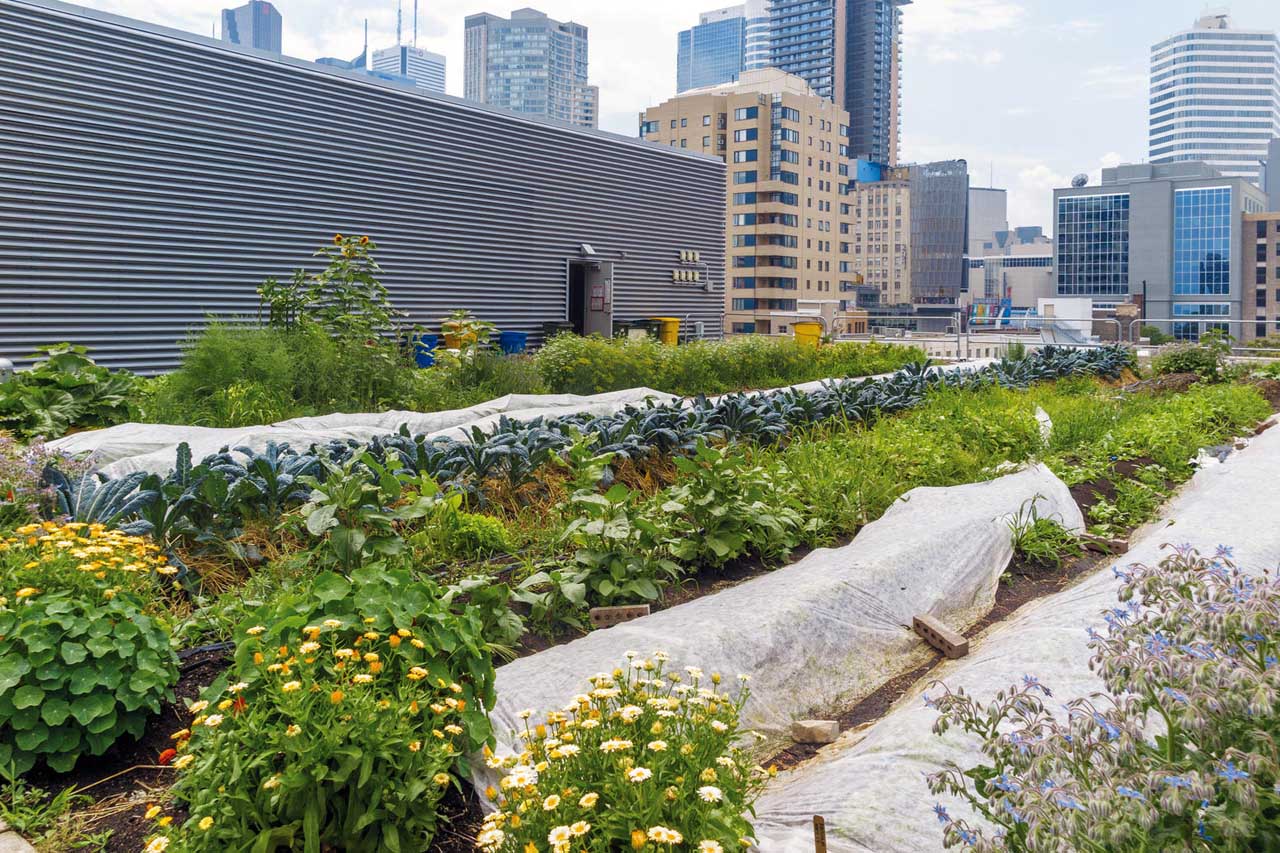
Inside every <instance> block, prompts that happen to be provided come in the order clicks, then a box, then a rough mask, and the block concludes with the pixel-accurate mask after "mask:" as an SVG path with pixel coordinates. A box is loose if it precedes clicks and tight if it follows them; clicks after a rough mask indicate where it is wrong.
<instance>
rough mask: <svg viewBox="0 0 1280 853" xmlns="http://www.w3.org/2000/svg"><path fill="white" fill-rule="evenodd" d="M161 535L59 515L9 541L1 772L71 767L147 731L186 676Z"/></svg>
mask: <svg viewBox="0 0 1280 853" xmlns="http://www.w3.org/2000/svg"><path fill="white" fill-rule="evenodd" d="M157 551H158V549H157V548H156V546H155V545H153V544H151V543H150V542H149V541H147V540H144V539H139V538H136V537H131V536H125V535H124V534H122V533H120V532H119V531H114V530H105V529H103V528H101V527H100V526H96V525H95V526H89V525H84V524H68V525H65V526H59V525H56V524H53V523H50V522H46V523H44V524H41V525H34V524H33V525H28V526H26V527H21V528H18V530H17V531H16V535H15V536H13V537H11V538H9V539H6V540H4V542H3V543H2V544H0V638H2V639H3V642H2V643H0V772H3V773H6V774H7V773H10V772H17V773H25V772H26V771H28V770H30V769H31V768H32V767H33V766H34V765H35V764H36V763H37V762H39V761H43V762H44V763H46V764H47V765H48V766H49V767H50V768H51V769H52V770H55V771H58V772H65V771H68V770H70V769H71V768H72V767H73V766H74V765H75V763H76V760H77V759H78V758H79V757H80V756H81V755H101V754H102V753H104V752H106V750H107V749H108V748H109V747H110V746H111V745H112V744H113V743H115V742H116V740H117V739H119V738H120V737H121V736H122V735H125V734H129V735H132V736H134V737H137V736H140V735H141V734H142V730H143V727H144V726H145V724H146V720H147V717H148V715H149V714H154V713H157V712H158V711H159V710H160V705H161V701H162V700H164V699H172V698H173V696H172V687H173V685H174V684H175V683H176V682H177V680H178V667H177V659H176V658H175V656H174V654H173V650H172V649H171V648H170V640H169V628H168V626H167V625H166V624H165V623H164V622H163V621H161V620H159V619H157V618H156V617H154V616H152V615H151V613H150V612H149V611H151V610H152V607H151V604H152V599H153V597H154V596H155V595H156V594H157V592H158V591H159V588H158V585H157V583H156V582H155V580H153V575H161V576H164V575H172V574H175V573H176V572H177V570H176V569H174V568H173V567H171V566H168V565H166V564H165V561H164V559H163V558H161V557H159V556H158V555H157Z"/></svg>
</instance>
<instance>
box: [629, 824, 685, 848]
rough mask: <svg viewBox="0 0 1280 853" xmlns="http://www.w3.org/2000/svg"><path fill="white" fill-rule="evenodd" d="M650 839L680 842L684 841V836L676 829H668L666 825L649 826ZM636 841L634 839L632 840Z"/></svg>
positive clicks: (658, 841)
mask: <svg viewBox="0 0 1280 853" xmlns="http://www.w3.org/2000/svg"><path fill="white" fill-rule="evenodd" d="M649 840H650V841H653V842H655V843H657V844H679V843H681V842H682V841H684V836H683V835H681V834H680V833H679V832H677V831H676V830H674V829H668V828H667V827H665V826H651V827H649ZM632 843H633V844H634V843H635V842H634V841H633V842H632Z"/></svg>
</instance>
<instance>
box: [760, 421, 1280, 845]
mask: <svg viewBox="0 0 1280 853" xmlns="http://www.w3.org/2000/svg"><path fill="white" fill-rule="evenodd" d="M1278 507H1280V429H1278V430H1271V431H1268V432H1265V433H1263V434H1262V435H1261V436H1260V437H1259V438H1257V439H1256V440H1254V441H1253V442H1252V443H1251V444H1250V446H1249V447H1248V448H1247V449H1245V450H1244V451H1242V452H1240V453H1238V454H1235V455H1233V456H1230V457H1228V458H1227V460H1226V461H1225V462H1224V463H1218V462H1216V460H1215V461H1214V462H1213V463H1210V464H1208V465H1206V467H1205V468H1203V469H1202V470H1201V471H1199V472H1198V473H1197V474H1196V476H1195V477H1194V478H1193V480H1192V481H1191V483H1190V484H1189V485H1188V486H1187V488H1186V489H1185V490H1184V491H1183V492H1182V493H1181V494H1180V495H1179V496H1178V497H1176V498H1175V499H1174V500H1173V501H1172V502H1171V503H1170V505H1169V507H1168V508H1167V510H1166V511H1165V512H1164V513H1163V514H1162V517H1161V520H1160V521H1159V522H1158V523H1157V524H1154V525H1150V526H1148V527H1147V528H1146V531H1147V532H1145V533H1142V534H1140V536H1141V538H1140V539H1139V540H1138V541H1136V542H1135V544H1134V546H1133V547H1132V548H1131V549H1130V551H1129V552H1128V553H1127V554H1125V555H1124V556H1121V557H1118V558H1116V560H1115V561H1114V563H1112V562H1108V564H1107V567H1106V568H1105V569H1103V570H1100V571H1098V572H1097V573H1095V574H1093V575H1091V576H1090V577H1089V578H1088V579H1087V580H1085V581H1084V582H1083V583H1081V584H1079V585H1077V586H1074V587H1072V588H1070V589H1067V590H1064V591H1063V592H1060V593H1057V594H1056V595H1053V596H1050V597H1048V598H1045V599H1041V600H1040V601H1038V602H1034V603H1032V604H1029V605H1027V606H1026V607H1024V608H1023V609H1022V610H1021V611H1019V612H1018V613H1017V614H1015V616H1014V617H1013V618H1012V619H1010V620H1009V621H1007V622H1004V623H1001V624H999V625H997V626H994V627H993V628H992V629H991V631H990V632H989V633H988V634H987V635H986V636H985V637H982V638H979V640H978V641H977V642H971V644H970V648H971V651H970V654H969V657H967V658H964V659H962V660H959V661H950V662H947V663H945V664H944V665H943V666H941V667H940V668H939V669H937V670H936V671H935V672H934V673H933V674H931V675H930V677H929V679H927V681H926V683H922V684H920V685H917V686H916V688H915V689H913V690H912V691H910V692H909V693H908V695H907V696H905V697H904V698H903V699H902V700H901V701H900V702H899V703H897V704H896V705H895V707H894V709H893V710H892V711H891V712H890V713H889V714H888V715H887V716H886V717H885V718H883V719H882V720H880V721H879V722H877V723H876V724H875V725H874V726H872V727H871V728H870V729H868V730H867V732H866V733H865V736H864V737H863V738H862V739H861V740H858V741H857V742H856V743H853V744H852V745H851V746H848V747H846V748H844V749H842V750H841V749H839V748H837V749H836V750H835V754H834V755H824V756H822V757H820V758H818V759H815V761H813V762H810V763H809V764H806V765H803V766H801V767H800V768H798V769H797V771H796V772H795V773H794V774H791V775H790V776H786V777H779V779H778V780H776V782H775V784H774V785H773V786H772V787H771V790H770V791H768V792H766V794H765V796H764V797H763V798H762V799H761V800H760V802H759V803H758V804H757V815H758V819H757V822H756V829H757V833H756V834H757V838H758V840H759V842H760V850H762V851H765V852H766V853H792V851H794V853H802V852H803V853H810V851H812V850H813V849H814V848H813V829H812V820H813V816H814V815H815V814H820V815H822V816H823V817H824V818H825V819H826V824H827V841H828V845H829V849H830V850H832V851H833V853H837V852H838V853H850V852H851V851H875V853H920V851H934V850H938V851H941V850H942V849H943V847H942V833H941V828H940V826H939V825H938V821H937V819H936V817H935V815H934V814H933V811H932V807H933V805H934V804H935V802H937V799H936V798H935V797H933V796H932V795H931V794H930V793H929V789H928V787H927V785H926V784H925V777H926V775H928V774H930V773H934V772H937V771H938V770H939V769H940V768H941V766H942V764H943V763H944V762H945V761H948V760H951V761H955V762H956V763H957V764H959V765H960V766H961V767H967V766H970V765H971V764H975V763H977V761H978V759H979V758H980V752H979V750H978V744H977V743H976V742H975V741H974V740H973V739H972V738H971V737H970V736H968V735H966V734H965V733H964V732H962V731H960V730H959V729H952V730H951V731H949V732H948V733H947V734H946V736H945V737H937V736H935V735H934V734H933V733H932V732H931V727H932V726H933V723H934V721H935V720H936V719H937V712H936V711H934V710H931V709H929V708H926V707H925V705H924V700H923V696H924V694H925V693H928V692H929V687H928V684H931V683H932V682H933V681H934V680H937V681H943V682H945V683H947V684H948V685H950V686H951V687H952V688H957V687H963V688H964V689H965V690H966V691H968V692H970V693H971V694H973V695H974V697H975V698H976V699H978V700H979V701H983V702H985V701H989V700H991V699H992V698H993V696H994V694H995V693H996V692H997V691H998V690H1001V689H1003V688H1006V687H1009V686H1010V685H1013V684H1015V683H1018V682H1020V680H1021V678H1022V676H1023V675H1024V674H1030V675H1034V676H1035V677H1037V678H1039V680H1040V681H1041V683H1043V684H1044V685H1045V686H1046V687H1049V688H1051V689H1052V690H1053V692H1054V697H1055V699H1056V700H1057V701H1059V702H1066V701H1068V700H1069V699H1071V698H1074V697H1078V696H1087V695H1089V694H1091V693H1094V692H1097V691H1100V690H1101V689H1102V687H1103V685H1102V682H1101V681H1100V680H1099V679H1097V678H1096V677H1095V676H1094V675H1093V674H1092V673H1091V672H1090V671H1089V666H1088V661H1089V658H1090V651H1089V649H1088V637H1087V634H1086V630H1087V628H1088V627H1089V626H1093V627H1094V628H1096V629H1097V630H1099V631H1101V632H1103V633H1105V628H1104V625H1103V620H1102V617H1101V615H1100V614H1101V612H1102V611H1103V610H1105V609H1107V608H1110V607H1114V606H1115V605H1116V603H1117V600H1118V599H1117V592H1118V590H1119V586H1120V581H1119V580H1117V579H1116V578H1115V576H1114V574H1113V573H1112V570H1111V567H1112V565H1121V566H1124V565H1129V564H1131V563H1146V564H1148V565H1150V564H1153V563H1155V562H1159V561H1160V560H1161V559H1162V558H1163V557H1164V556H1166V555H1167V551H1164V550H1162V546H1163V545H1165V544H1173V545H1179V544H1182V543H1190V544H1192V545H1195V546H1196V547H1198V548H1199V549H1200V551H1201V553H1205V554H1212V553H1213V552H1214V550H1215V549H1216V548H1217V546H1218V545H1219V544H1222V545H1229V546H1233V547H1234V548H1235V560H1236V562H1237V563H1238V564H1239V565H1240V566H1241V567H1242V568H1244V569H1246V570H1248V571H1253V572H1261V571H1262V570H1263V569H1267V568H1271V569H1274V568H1275V567H1276V566H1277V565H1280V525H1278V524H1276V520H1275V514H1276V510H1277V508H1278ZM834 677H839V676H834ZM937 690H938V688H937V687H934V688H933V692H937ZM944 804H945V805H946V806H947V807H948V808H949V809H950V810H951V811H952V813H953V814H956V815H967V813H966V811H965V809H964V808H962V807H961V806H960V805H959V804H958V803H957V802H954V801H949V800H944Z"/></svg>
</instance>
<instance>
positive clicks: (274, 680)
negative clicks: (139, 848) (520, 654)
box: [149, 572, 493, 853]
mask: <svg viewBox="0 0 1280 853" xmlns="http://www.w3.org/2000/svg"><path fill="white" fill-rule="evenodd" d="M427 592H428V590H426V589H425V588H424V587H423V586H422V585H421V584H416V583H411V582H409V581H408V580H407V578H406V577H404V576H399V575H394V574H392V573H387V572H363V573H360V572H358V573H356V574H355V576H353V578H351V579H347V578H344V577H341V576H339V575H335V574H329V573H324V574H321V575H319V576H317V579H316V581H315V584H314V587H313V589H312V590H311V591H310V593H309V594H308V595H307V596H305V597H303V598H300V599H298V600H290V599H284V600H282V601H281V603H279V604H277V605H274V606H272V607H268V608H264V609H263V610H261V611H259V612H258V613H256V614H255V616H254V618H259V617H261V618H262V622H260V623H252V622H251V623H249V624H247V625H246V626H244V627H243V628H242V630H240V632H239V640H238V643H237V650H236V662H235V664H234V666H233V667H232V668H231V670H230V671H229V672H228V674H227V675H225V676H224V677H223V678H221V679H219V681H218V682H215V683H214V684H213V685H212V686H211V687H210V688H209V689H208V690H207V691H206V692H205V694H204V695H203V696H202V698H201V699H200V701H199V702H196V703H195V704H193V705H192V706H191V707H190V709H189V710H190V712H191V714H192V719H191V720H190V722H189V723H188V725H187V726H185V727H184V728H182V729H181V730H179V731H177V732H174V733H173V738H174V744H175V745H174V749H175V750H176V751H177V754H176V757H175V758H174V759H173V765H174V766H175V767H176V768H177V769H178V771H179V777H178V780H177V783H176V784H175V786H174V788H173V796H174V798H175V799H176V800H177V801H178V802H180V803H182V804H183V805H185V807H186V810H187V813H188V818H187V819H186V820H185V821H184V822H183V823H182V824H181V825H179V826H175V825H173V824H166V823H161V822H162V821H165V819H166V818H167V817H171V815H166V814H165V813H164V811H163V810H161V809H157V810H156V811H154V812H152V814H151V817H153V818H154V819H156V820H157V829H156V833H155V834H154V835H153V837H152V838H151V839H150V842H149V843H151V842H154V843H156V844H157V845H159V846H160V849H170V850H180V851H251V850H298V851H303V850H305V851H312V850H320V849H340V850H344V851H348V853H361V851H370V853H372V851H382V850H398V851H406V853H408V851H425V850H427V849H428V848H429V847H430V845H431V839H432V838H433V837H434V835H435V832H436V827H437V813H436V804H437V803H438V802H439V800H440V799H441V798H442V797H443V796H444V794H445V792H446V791H447V790H448V788H449V787H450V786H453V785H456V784H457V782H456V781H455V778H456V777H455V776H454V775H453V774H454V771H455V769H459V768H461V767H464V766H465V764H464V760H463V756H464V755H465V754H466V753H467V752H468V751H470V750H471V749H474V748H477V747H478V746H479V745H480V743H482V742H483V741H484V740H485V739H486V738H487V737H488V732H489V729H488V723H487V719H486V717H485V705H486V704H491V703H492V678H493V668H492V662H491V660H490V659H489V658H488V657H486V656H483V655H482V654H480V652H479V651H476V652H475V658H474V659H472V651H471V650H469V647H470V649H472V650H476V649H479V648H480V647H479V646H477V645H475V644H476V643H477V642H478V641H476V640H475V639H474V637H472V636H471V634H470V631H471V628H472V626H470V624H469V623H467V622H466V617H458V616H454V615H452V614H449V613H447V612H446V611H444V610H443V609H442V606H441V605H436V604H433V603H432V602H433V601H435V600H436V599H433V598H430V597H427ZM471 664H475V665H476V666H478V667H479V668H480V676H479V677H478V678H477V677H475V676H473V675H472V674H471V673H470V671H469V669H470V665H471ZM161 839H162V840H161Z"/></svg>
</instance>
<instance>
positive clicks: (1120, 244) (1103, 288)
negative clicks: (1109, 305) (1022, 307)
mask: <svg viewBox="0 0 1280 853" xmlns="http://www.w3.org/2000/svg"><path fill="white" fill-rule="evenodd" d="M1128 292H1129V195H1128V194H1127V193H1120V194H1115V195H1076V196H1063V197H1061V198H1059V199H1058V294H1059V295H1061V296H1123V295H1127V294H1128Z"/></svg>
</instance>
